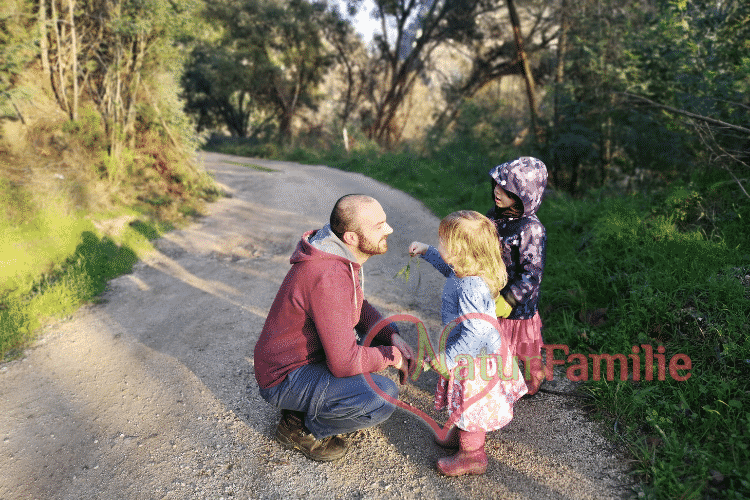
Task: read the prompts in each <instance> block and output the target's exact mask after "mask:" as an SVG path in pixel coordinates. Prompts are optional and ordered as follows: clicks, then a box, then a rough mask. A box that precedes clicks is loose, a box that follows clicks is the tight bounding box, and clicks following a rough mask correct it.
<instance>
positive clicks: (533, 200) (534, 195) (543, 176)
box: [490, 156, 547, 217]
mask: <svg viewBox="0 0 750 500" xmlns="http://www.w3.org/2000/svg"><path fill="white" fill-rule="evenodd" d="M490 177H492V178H493V179H494V180H495V182H497V183H498V184H500V187H502V188H503V189H505V190H506V191H508V192H510V193H513V194H515V195H516V196H518V197H519V198H520V199H521V202H523V209H524V213H523V215H524V216H525V217H529V216H531V215H534V214H536V212H537V210H538V209H539V205H541V204H542V196H543V195H544V189H545V188H546V187H547V167H546V166H545V165H544V163H543V162H542V161H541V160H539V159H537V158H532V157H531V156H524V157H522V158H518V159H516V160H513V161H509V162H506V163H503V164H502V165H498V166H496V167H494V168H492V169H491V170H490Z"/></svg>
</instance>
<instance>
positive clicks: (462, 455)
mask: <svg viewBox="0 0 750 500" xmlns="http://www.w3.org/2000/svg"><path fill="white" fill-rule="evenodd" d="M458 432H459V434H458V444H459V449H458V453H456V454H455V455H451V456H450V457H443V458H440V459H438V461H437V469H438V470H439V471H440V472H442V473H443V474H445V475H446V476H463V475H464V474H484V473H485V472H487V454H486V453H485V452H484V434H485V433H484V431H480V432H467V431H464V430H460V429H459V431H458Z"/></svg>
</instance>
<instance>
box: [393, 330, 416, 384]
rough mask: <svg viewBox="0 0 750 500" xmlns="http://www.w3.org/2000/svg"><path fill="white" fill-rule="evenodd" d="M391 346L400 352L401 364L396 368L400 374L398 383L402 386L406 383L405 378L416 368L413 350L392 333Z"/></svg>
mask: <svg viewBox="0 0 750 500" xmlns="http://www.w3.org/2000/svg"><path fill="white" fill-rule="evenodd" d="M391 344H392V345H393V347H395V348H396V349H398V350H399V351H401V364H400V365H399V366H397V367H396V368H397V369H398V371H399V372H400V373H399V381H400V382H401V385H403V384H405V383H406V379H407V377H409V376H410V375H411V374H412V372H413V371H414V368H416V363H415V362H414V350H413V349H412V348H411V346H410V345H409V344H407V343H406V341H405V340H404V339H403V337H401V335H399V334H398V333H394V334H393V335H392V336H391Z"/></svg>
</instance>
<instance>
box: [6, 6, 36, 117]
mask: <svg viewBox="0 0 750 500" xmlns="http://www.w3.org/2000/svg"><path fill="white" fill-rule="evenodd" d="M32 27H33V17H32V15H31V2H29V1H26V0H15V1H10V0H4V5H3V10H2V12H0V117H13V118H15V117H17V116H18V110H17V108H16V107H15V106H16V105H15V103H14V99H15V98H17V97H16V96H17V95H18V94H21V95H20V97H23V92H22V89H18V88H16V85H15V79H16V78H17V77H18V75H19V74H20V73H21V72H22V71H23V69H24V68H25V67H26V64H28V62H29V61H30V60H31V58H32V57H33V51H34V47H33V37H32V36H31V29H32Z"/></svg>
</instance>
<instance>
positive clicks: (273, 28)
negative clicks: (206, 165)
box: [184, 0, 340, 140]
mask: <svg viewBox="0 0 750 500" xmlns="http://www.w3.org/2000/svg"><path fill="white" fill-rule="evenodd" d="M206 16H207V19H209V20H210V21H213V22H215V23H217V25H219V26H221V27H222V30H221V33H220V34H219V40H218V44H217V46H213V45H212V44H210V43H209V44H205V43H204V44H198V46H197V47H196V48H195V49H194V50H193V55H192V60H191V62H190V64H189V65H188V70H187V72H186V74H185V77H184V87H185V89H186V95H187V100H188V106H187V109H188V111H189V112H191V113H194V114H195V115H196V116H197V117H198V120H199V124H200V126H201V127H206V126H214V127H215V126H217V125H225V126H226V127H227V128H228V129H229V131H230V132H231V133H232V135H233V136H237V137H246V136H248V134H249V135H251V136H255V137H259V136H263V134H264V133H265V132H267V127H266V124H268V123H270V122H272V123H273V124H274V125H275V126H276V127H277V129H278V132H279V134H280V137H281V138H282V139H284V140H289V139H290V138H291V134H292V122H293V120H294V118H295V117H296V116H297V114H298V113H299V110H300V109H301V108H305V107H306V108H312V109H314V108H315V105H316V101H317V100H318V99H320V96H319V95H317V93H316V92H317V85H318V84H320V82H321V80H322V78H323V76H324V75H325V72H326V71H327V69H328V68H329V67H330V66H331V65H332V63H333V54H332V52H331V50H330V49H329V48H328V47H327V46H325V45H324V43H323V39H324V31H325V30H326V29H327V28H328V27H330V26H334V25H337V24H339V23H340V21H339V20H338V19H337V18H336V17H335V16H334V15H333V14H331V13H330V12H328V11H326V9H325V5H324V4H322V3H317V2H316V3H309V2H307V1H305V0H292V1H289V2H276V1H274V0H253V1H248V2H237V1H233V0H224V1H219V2H210V3H208V4H207V8H206Z"/></svg>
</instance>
